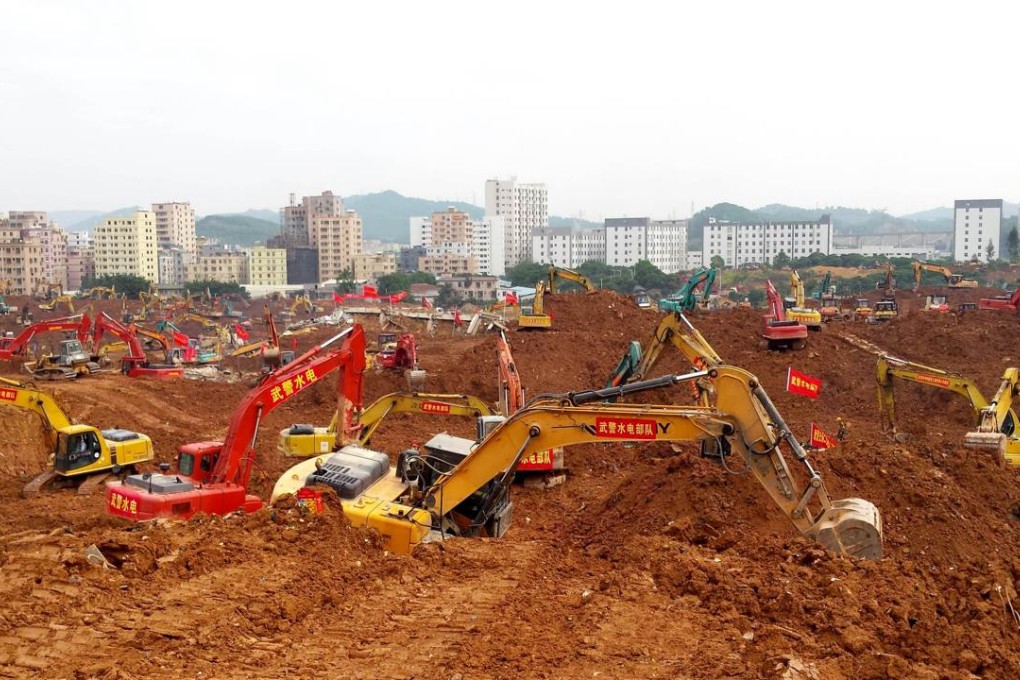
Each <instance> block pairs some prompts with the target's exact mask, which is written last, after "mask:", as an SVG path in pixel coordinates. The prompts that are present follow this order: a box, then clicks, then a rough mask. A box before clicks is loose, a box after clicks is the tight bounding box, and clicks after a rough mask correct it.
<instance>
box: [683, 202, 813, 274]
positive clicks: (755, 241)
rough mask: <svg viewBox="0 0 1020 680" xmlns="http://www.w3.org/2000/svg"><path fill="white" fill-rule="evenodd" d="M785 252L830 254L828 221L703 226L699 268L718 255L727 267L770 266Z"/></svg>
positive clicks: (763, 222)
mask: <svg viewBox="0 0 1020 680" xmlns="http://www.w3.org/2000/svg"><path fill="white" fill-rule="evenodd" d="M779 253H785V254H786V255H788V256H789V257H791V258H794V259H796V258H799V257H807V256H808V255H811V254H812V253H822V254H824V255H830V254H831V253H832V220H831V219H830V218H829V216H828V215H822V216H821V217H820V218H819V219H818V220H802V221H795V220H789V221H775V222H772V221H761V222H716V221H713V220H710V221H709V223H708V224H707V225H705V232H704V245H703V248H702V255H701V261H702V265H703V266H705V267H708V266H709V265H710V264H711V262H712V258H714V257H716V256H719V257H721V258H722V260H723V262H724V263H725V266H727V267H740V266H744V265H760V264H772V260H773V258H775V256H776V255H778V254H779Z"/></svg>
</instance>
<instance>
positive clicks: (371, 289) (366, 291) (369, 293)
mask: <svg viewBox="0 0 1020 680" xmlns="http://www.w3.org/2000/svg"><path fill="white" fill-rule="evenodd" d="M361 294H362V295H364V296H365V297H379V291H378V290H376V287H375V286H364V287H362V289H361Z"/></svg>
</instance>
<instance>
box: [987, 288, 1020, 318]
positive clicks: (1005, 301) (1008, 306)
mask: <svg viewBox="0 0 1020 680" xmlns="http://www.w3.org/2000/svg"><path fill="white" fill-rule="evenodd" d="M978 309H997V310H1001V311H1005V312H1015V311H1017V309H1020V286H1017V288H1016V290H1014V291H1013V294H1012V295H1010V296H1006V295H1000V296H998V297H993V298H981V299H980V300H978Z"/></svg>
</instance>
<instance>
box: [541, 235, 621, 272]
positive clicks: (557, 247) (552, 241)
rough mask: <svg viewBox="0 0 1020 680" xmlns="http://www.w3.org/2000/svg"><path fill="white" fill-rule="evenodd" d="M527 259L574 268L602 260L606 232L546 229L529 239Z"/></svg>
mask: <svg viewBox="0 0 1020 680" xmlns="http://www.w3.org/2000/svg"><path fill="white" fill-rule="evenodd" d="M531 242H532V250H531V259H532V260H533V261H534V262H538V263H540V264H554V265H556V266H557V267H567V268H568V269H576V268H577V267H579V266H581V265H582V264H584V263H585V262H593V261H594V262H605V261H606V230H605V229H604V228H597V229H582V228H580V227H546V228H544V229H536V230H535V231H534V232H532V236H531Z"/></svg>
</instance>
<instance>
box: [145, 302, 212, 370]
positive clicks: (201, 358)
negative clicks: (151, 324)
mask: <svg viewBox="0 0 1020 680" xmlns="http://www.w3.org/2000/svg"><path fill="white" fill-rule="evenodd" d="M184 316H186V317H189V318H190V317H192V316H194V315H192V314H186V315H184ZM198 318H202V317H198ZM207 321H208V319H207ZM208 325H209V326H210V327H212V328H214V329H215V330H216V336H217V337H216V342H217V344H219V342H220V338H219V335H220V326H219V325H218V324H215V323H212V322H209V324H208ZM156 330H157V331H159V332H160V333H162V332H164V331H167V330H169V331H170V333H171V336H172V337H173V338H174V343H173V344H174V345H177V346H176V347H174V348H173V349H172V350H171V354H172V356H173V359H174V360H175V361H180V362H181V363H184V364H214V363H216V362H218V361H220V359H222V358H223V357H222V356H220V354H219V352H216V351H212V350H210V349H207V348H204V347H202V345H201V342H200V341H199V339H198V338H192V337H190V336H188V335H187V334H186V333H184V332H182V331H181V329H180V328H178V327H177V325H176V324H174V323H173V322H172V321H160V322H159V323H157V324H156ZM184 338H187V341H186V342H187V344H186V345H185V344H184V342H185V340H184ZM178 341H179V342H178Z"/></svg>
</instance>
